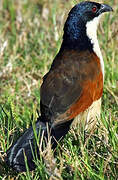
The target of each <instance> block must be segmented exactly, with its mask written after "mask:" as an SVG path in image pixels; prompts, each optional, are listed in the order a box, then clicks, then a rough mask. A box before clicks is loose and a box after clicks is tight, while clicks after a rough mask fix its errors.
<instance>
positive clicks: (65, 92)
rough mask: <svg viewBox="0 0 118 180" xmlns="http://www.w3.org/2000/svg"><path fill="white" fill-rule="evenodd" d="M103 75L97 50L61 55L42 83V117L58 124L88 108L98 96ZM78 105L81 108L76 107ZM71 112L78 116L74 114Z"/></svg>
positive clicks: (68, 52) (66, 52)
mask: <svg viewBox="0 0 118 180" xmlns="http://www.w3.org/2000/svg"><path fill="white" fill-rule="evenodd" d="M99 76H100V77H99ZM100 78H101V79H102V74H101V67H100V63H99V59H98V58H97V56H96V55H95V54H94V53H90V52H89V51H86V52H83V53H79V52H77V51H73V50H72V51H65V52H63V55H61V54H60V55H58V56H57V57H56V58H55V60H54V62H53V64H52V67H51V69H50V71H49V72H48V73H47V74H46V76H44V81H43V84H42V86H41V116H42V117H43V118H42V119H45V120H46V121H48V122H51V123H54V124H58V123H60V122H65V121H67V120H70V119H72V118H74V117H75V116H76V115H77V114H79V113H80V112H82V111H84V110H85V109H86V108H88V107H89V106H90V105H91V104H92V102H93V101H94V100H96V99H97V95H96V93H98V92H96V91H97V89H100V87H97V86H101V84H100V85H99V84H98V82H99V81H101V80H100ZM96 79H97V82H96ZM102 84H103V81H102ZM102 86H103V85H102ZM96 88H97V89H96ZM100 92H101V90H100ZM83 93H85V96H84V97H83ZM95 95H96V97H93V96H95ZM98 96H100V95H98ZM81 98H83V100H82V99H81ZM78 101H79V102H81V104H80V103H79V102H78ZM76 104H77V107H76V108H75V107H73V106H76ZM72 107H73V108H72ZM79 109H80V110H79ZM73 111H76V112H73ZM71 113H74V114H75V115H74V116H71V115H72V114H71Z"/></svg>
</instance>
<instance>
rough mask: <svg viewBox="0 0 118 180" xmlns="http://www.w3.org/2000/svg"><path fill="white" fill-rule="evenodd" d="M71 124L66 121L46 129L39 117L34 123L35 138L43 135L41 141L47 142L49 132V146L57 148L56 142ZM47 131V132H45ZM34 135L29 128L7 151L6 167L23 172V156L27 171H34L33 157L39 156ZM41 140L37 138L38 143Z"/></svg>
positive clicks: (24, 167)
mask: <svg viewBox="0 0 118 180" xmlns="http://www.w3.org/2000/svg"><path fill="white" fill-rule="evenodd" d="M71 123H72V120H71V121H68V122H66V123H63V124H59V125H58V126H55V127H53V128H50V127H49V128H47V124H46V123H44V122H42V121H41V117H39V119H38V121H37V122H36V133H37V136H38V135H39V133H40V137H42V133H43V139H47V140H48V132H50V135H51V137H52V138H51V145H52V149H54V148H55V147H56V146H57V142H58V141H59V140H60V139H61V138H63V137H64V136H65V135H66V134H67V132H68V131H69V129H70V125H71ZM47 129H48V130H47ZM34 139H35V135H34V131H33V127H30V128H29V129H28V130H26V132H25V133H24V134H23V135H22V136H21V137H20V138H19V139H18V140H17V141H16V142H15V143H14V144H13V145H12V146H11V147H10V149H8V151H7V156H6V158H5V161H6V163H7V165H8V166H10V167H11V168H13V169H14V170H15V171H17V172H25V171H26V166H25V158H24V154H25V156H26V157H27V164H28V167H29V170H30V171H32V170H34V169H35V163H34V161H33V159H34V158H33V156H34V155H35V154H37V156H38V157H40V155H39V148H38V146H37V145H36V142H35V141H34ZM40 140H41V138H39V143H40Z"/></svg>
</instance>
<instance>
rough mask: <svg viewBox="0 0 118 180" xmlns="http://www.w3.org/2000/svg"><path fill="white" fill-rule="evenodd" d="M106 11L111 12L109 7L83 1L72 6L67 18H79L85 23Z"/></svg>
mask: <svg viewBox="0 0 118 180" xmlns="http://www.w3.org/2000/svg"><path fill="white" fill-rule="evenodd" d="M108 11H113V9H112V8H111V7H110V6H109V5H106V4H100V3H96V2H91V1H85V2H81V3H79V4H77V5H76V6H74V7H73V8H72V9H71V11H70V13H69V16H76V17H78V18H80V17H81V18H82V19H83V21H84V22H85V23H86V22H88V21H91V20H93V19H94V18H95V17H98V16H100V15H101V14H103V13H105V12H108Z"/></svg>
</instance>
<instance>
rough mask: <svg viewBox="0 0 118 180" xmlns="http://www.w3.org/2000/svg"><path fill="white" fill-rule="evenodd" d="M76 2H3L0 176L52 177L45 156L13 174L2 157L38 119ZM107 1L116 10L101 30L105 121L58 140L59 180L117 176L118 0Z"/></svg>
mask: <svg viewBox="0 0 118 180" xmlns="http://www.w3.org/2000/svg"><path fill="white" fill-rule="evenodd" d="M77 2H78V1H63V0H57V1H55V0H48V1H47V0H41V1H38V0H35V1H33V0H29V1H28V0H22V1H17V0H1V1H0V14H1V15H0V64H1V65H0V180H2V179H5V180H7V179H13V178H14V179H19V180H30V179H34V180H39V179H41V180H45V179H49V178H50V179H51V176H50V175H49V173H47V170H46V167H45V166H46V165H45V163H43V160H40V161H39V160H38V159H36V160H35V161H36V164H37V168H36V170H35V171H33V172H29V171H28V170H27V173H24V174H14V173H13V172H10V171H9V169H8V168H7V167H6V166H5V164H4V163H3V159H4V156H5V152H6V150H7V149H8V148H9V147H10V146H11V144H12V143H13V141H15V140H16V139H17V138H18V137H19V136H20V134H21V133H22V132H23V131H24V130H25V129H26V128H28V127H29V126H30V125H31V124H32V114H33V117H34V121H35V120H36V117H37V113H36V109H38V110H40V84H41V82H42V77H43V75H44V74H45V73H46V72H47V71H48V69H49V67H50V65H51V62H52V60H53V59H54V56H55V55H56V53H57V52H58V50H59V48H60V44H61V40H62V35H63V24H64V21H65V18H66V17H67V13H68V11H69V9H71V7H72V6H73V5H74V4H76V3H77ZM103 2H105V1H103ZM106 3H107V1H106ZM109 5H111V6H112V7H113V9H114V12H113V13H111V14H106V15H105V16H104V18H103V20H102V22H101V23H100V27H99V31H98V37H99V42H100V47H101V49H102V54H103V57H104V62H105V83H104V93H103V98H102V113H101V119H100V121H101V122H100V123H98V126H97V128H96V130H95V131H94V132H93V133H91V134H89V133H87V132H86V133H85V132H84V131H83V132H79V134H78V133H77V129H75V130H74V131H73V130H71V131H70V132H69V133H68V134H67V136H66V138H65V139H64V140H63V141H62V142H61V143H60V145H59V146H58V148H57V149H56V166H57V171H58V174H59V176H60V179H64V180H66V179H67V180H71V179H74V180H76V179H82V180H114V179H118V37H117V36H118V30H117V27H118V5H117V2H116V0H112V1H110V2H109ZM101 123H102V127H101V125H100V124H101ZM104 133H106V134H107V137H106V138H107V143H106V141H105V139H104ZM14 134H15V135H14ZM55 179H56V177H55ZM57 179H59V178H57Z"/></svg>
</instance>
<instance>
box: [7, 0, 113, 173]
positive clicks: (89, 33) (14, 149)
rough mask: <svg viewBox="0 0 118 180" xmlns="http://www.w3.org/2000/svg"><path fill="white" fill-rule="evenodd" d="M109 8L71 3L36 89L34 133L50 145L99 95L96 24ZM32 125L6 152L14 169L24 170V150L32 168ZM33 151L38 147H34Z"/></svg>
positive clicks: (101, 78)
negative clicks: (37, 107)
mask: <svg viewBox="0 0 118 180" xmlns="http://www.w3.org/2000/svg"><path fill="white" fill-rule="evenodd" d="M108 11H112V8H111V7H110V6H108V5H106V4H99V3H96V2H90V1H85V2H81V3H79V4H77V5H76V6H74V7H73V8H72V9H71V11H70V13H69V15H68V18H67V20H66V22H65V25H64V35H63V41H62V45H61V48H60V51H59V52H58V54H57V55H56V57H55V58H54V61H53V63H52V66H51V68H50V70H49V72H48V73H47V74H46V75H45V76H44V78H43V83H42V85H41V89H40V96H41V100H40V110H41V116H40V117H39V118H38V121H37V123H36V131H37V134H38V133H39V132H40V135H41V134H42V133H44V137H45V138H44V139H46V138H47V139H48V130H47V124H48V128H49V132H50V136H51V137H52V138H51V144H52V148H55V147H56V145H57V142H58V141H59V139H60V138H63V137H64V136H65V135H66V134H67V132H68V130H69V128H70V125H71V123H72V121H73V119H74V118H75V117H76V116H77V115H78V114H80V113H81V112H83V111H85V110H86V109H87V108H88V107H89V106H91V104H92V103H93V102H94V101H96V100H98V99H99V98H100V97H101V96H102V92H103V81H104V62H103V58H102V54H101V51H100V48H99V44H98V40H97V26H98V23H99V19H100V17H101V15H102V14H103V13H104V12H108ZM33 143H34V133H33V128H32V127H31V128H29V129H28V130H27V131H26V132H25V133H24V134H23V135H22V136H21V137H20V138H19V139H18V140H17V141H16V142H15V143H14V144H13V145H12V146H11V147H10V149H9V150H8V151H7V157H6V162H7V164H8V165H9V166H10V167H12V168H13V169H15V170H16V171H18V172H22V171H26V167H25V161H24V153H25V156H26V157H27V163H28V166H29V169H30V170H33V169H34V168H35V163H34V161H33V154H32V152H34V153H35V146H34V144H33ZM36 150H37V154H38V156H39V149H38V146H37V149H36Z"/></svg>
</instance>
